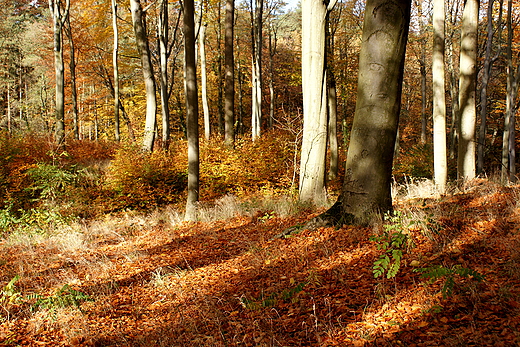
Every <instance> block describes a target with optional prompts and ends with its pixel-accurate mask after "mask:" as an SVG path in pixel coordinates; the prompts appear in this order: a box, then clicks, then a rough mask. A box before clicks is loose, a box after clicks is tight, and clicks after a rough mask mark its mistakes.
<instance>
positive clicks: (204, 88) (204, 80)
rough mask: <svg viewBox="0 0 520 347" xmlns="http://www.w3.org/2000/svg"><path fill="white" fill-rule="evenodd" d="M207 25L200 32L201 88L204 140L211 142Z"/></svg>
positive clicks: (202, 26)
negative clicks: (207, 70)
mask: <svg viewBox="0 0 520 347" xmlns="http://www.w3.org/2000/svg"><path fill="white" fill-rule="evenodd" d="M206 26H207V24H206V23H203V24H202V25H201V27H200V31H199V55H200V88H201V96H202V111H203V114H204V138H205V139H206V141H209V139H210V137H211V124H210V118H209V104H208V77H207V72H206Z"/></svg>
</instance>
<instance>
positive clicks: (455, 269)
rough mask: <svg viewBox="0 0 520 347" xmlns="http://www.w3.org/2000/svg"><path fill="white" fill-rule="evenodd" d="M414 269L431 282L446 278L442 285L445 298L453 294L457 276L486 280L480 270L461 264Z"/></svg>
mask: <svg viewBox="0 0 520 347" xmlns="http://www.w3.org/2000/svg"><path fill="white" fill-rule="evenodd" d="M414 271H415V272H419V273H421V278H423V279H426V280H427V283H429V284H431V283H433V282H435V281H437V280H439V279H444V283H443V285H442V287H441V292H442V296H443V298H446V297H448V296H451V295H452V294H453V288H454V287H455V281H456V278H457V277H459V278H470V279H474V280H476V281H479V282H480V281H482V280H484V276H483V275H482V274H480V273H479V272H478V271H475V270H472V269H469V268H465V267H462V266H460V265H453V266H452V267H449V268H448V267H445V266H442V265H434V266H430V267H427V268H421V269H415V270H414Z"/></svg>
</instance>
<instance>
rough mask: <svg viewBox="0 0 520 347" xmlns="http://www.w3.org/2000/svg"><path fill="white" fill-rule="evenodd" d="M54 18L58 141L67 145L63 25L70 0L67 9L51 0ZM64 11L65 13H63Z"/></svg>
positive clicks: (66, 3)
mask: <svg viewBox="0 0 520 347" xmlns="http://www.w3.org/2000/svg"><path fill="white" fill-rule="evenodd" d="M49 9H50V12H51V16H52V20H53V33H54V68H55V75H56V76H55V77H56V143H57V144H58V145H59V146H60V147H63V146H64V145H65V68H64V64H63V35H62V33H63V26H64V24H65V21H66V20H67V17H68V16H69V9H70V1H69V0H66V2H65V9H63V8H62V7H61V1H59V0H49ZM62 11H63V13H62Z"/></svg>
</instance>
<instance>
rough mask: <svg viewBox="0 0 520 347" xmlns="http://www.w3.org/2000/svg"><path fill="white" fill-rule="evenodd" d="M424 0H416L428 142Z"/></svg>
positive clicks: (423, 124) (423, 116) (423, 140)
mask: <svg viewBox="0 0 520 347" xmlns="http://www.w3.org/2000/svg"><path fill="white" fill-rule="evenodd" d="M423 3H424V1H423V0H416V4H417V10H418V11H419V13H418V17H419V27H420V29H419V31H420V33H419V35H420V41H419V42H420V46H421V53H420V58H419V65H420V71H421V143H422V144H425V143H426V137H427V136H426V132H427V130H426V128H427V125H428V124H427V123H428V119H427V115H426V108H427V95H426V29H425V27H426V24H425V19H424V13H423Z"/></svg>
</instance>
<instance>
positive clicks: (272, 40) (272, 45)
mask: <svg viewBox="0 0 520 347" xmlns="http://www.w3.org/2000/svg"><path fill="white" fill-rule="evenodd" d="M276 46H277V37H276V30H275V29H273V23H269V125H268V126H269V129H271V128H272V127H273V122H274V109H275V102H276V97H275V93H274V75H275V74H274V56H275V54H276Z"/></svg>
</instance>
